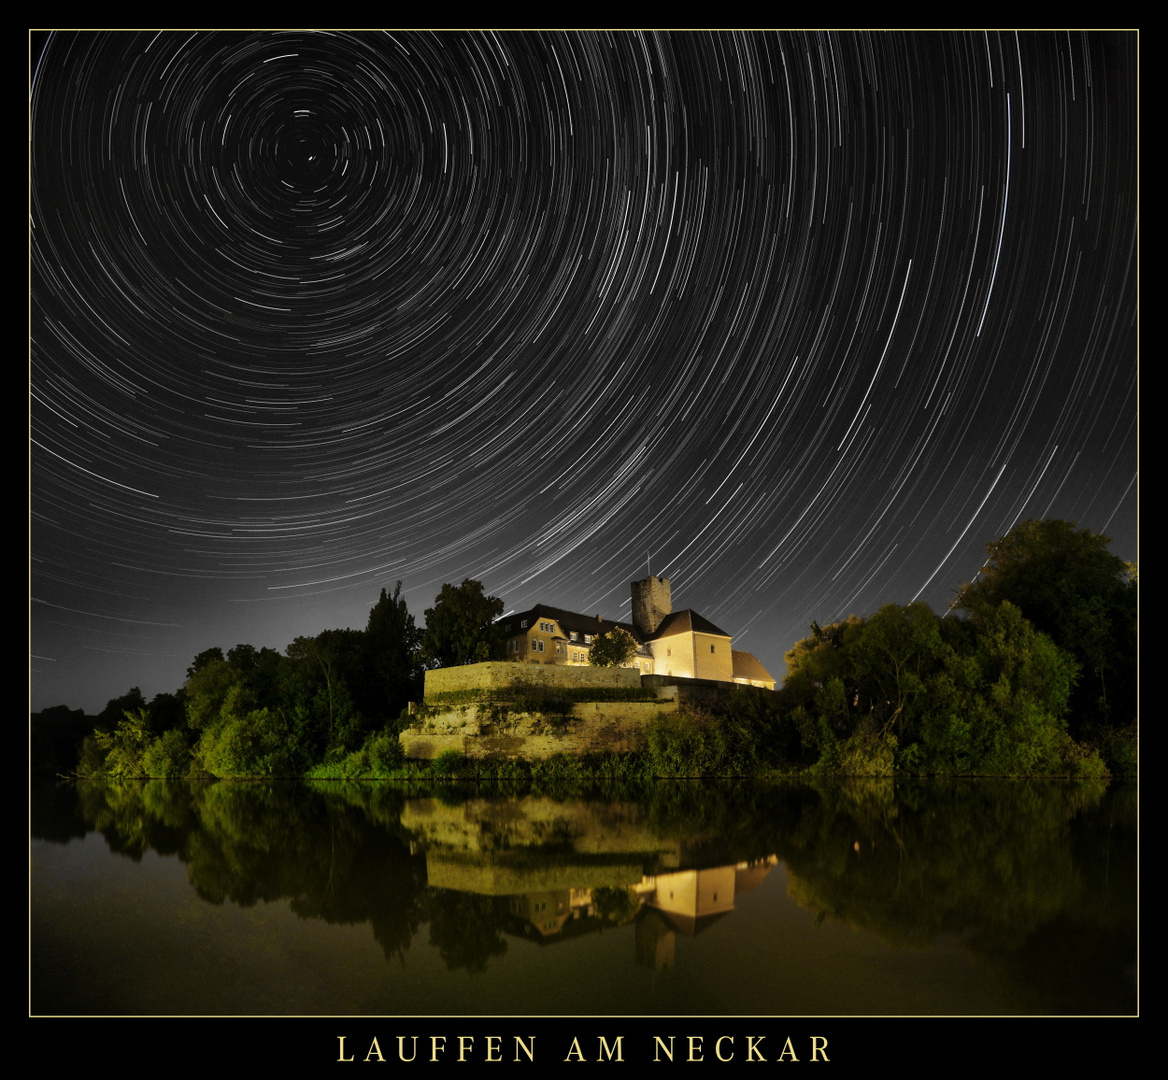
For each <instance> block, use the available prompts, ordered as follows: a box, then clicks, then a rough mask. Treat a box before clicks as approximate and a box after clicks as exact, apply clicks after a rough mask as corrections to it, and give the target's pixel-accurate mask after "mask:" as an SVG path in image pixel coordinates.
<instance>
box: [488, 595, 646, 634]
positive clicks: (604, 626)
mask: <svg viewBox="0 0 1168 1080" xmlns="http://www.w3.org/2000/svg"><path fill="white" fill-rule="evenodd" d="M524 619H526V620H527V626H525V627H524V626H521V625H520V624H521V623H522V622H523V620H524ZM540 619H554V620H555V621H556V622H558V623H559V624H560V629H561V630H563V631H565V632H566V633H571V632H572V631H573V630H574V631H576V633H578V634H603V633H604V631H605V630H611V629H612V628H613V627H614V626H619V627H620V628H621V629H622V630H626V631H628V633H630V634H632V635H633V638H634V639H635V640H637V641H640V638H639V637H638V635H637V632H636V630H634V629H633V626H632V624H631V623H623V622H616V621H615V620H613V619H605V618H603V617H602V616H600V615H581V614H579V613H578V612H575V611H565V610H564V609H563V608H557V607H551V606H549V605H548V604H537V605H536V606H535V607H533V608H529V609H528V610H527V611H516V612H514V613H513V614H511V615H507V616H505V617H503V618H502V619H500V620H499V623H500V625H501V626H502V627H503V633H504V634H519V633H522V632H523V631H524V630H530V629H531V625H532V623H534V622H537V621H538V620H540Z"/></svg>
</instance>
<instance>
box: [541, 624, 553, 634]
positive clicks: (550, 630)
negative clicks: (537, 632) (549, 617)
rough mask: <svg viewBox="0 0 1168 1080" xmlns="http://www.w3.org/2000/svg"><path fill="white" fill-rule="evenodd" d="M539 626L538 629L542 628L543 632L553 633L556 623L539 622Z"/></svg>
mask: <svg viewBox="0 0 1168 1080" xmlns="http://www.w3.org/2000/svg"><path fill="white" fill-rule="evenodd" d="M539 628H540V629H541V630H542V631H543V632H544V633H545V634H554V633H555V631H556V624H555V623H550V622H541V623H540V624H539Z"/></svg>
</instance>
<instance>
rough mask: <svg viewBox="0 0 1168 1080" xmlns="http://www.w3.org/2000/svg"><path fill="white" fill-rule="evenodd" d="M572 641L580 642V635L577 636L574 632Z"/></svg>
mask: <svg viewBox="0 0 1168 1080" xmlns="http://www.w3.org/2000/svg"><path fill="white" fill-rule="evenodd" d="M572 640H573V641H579V640H580V635H579V634H577V633H576V631H575V630H573V631H572Z"/></svg>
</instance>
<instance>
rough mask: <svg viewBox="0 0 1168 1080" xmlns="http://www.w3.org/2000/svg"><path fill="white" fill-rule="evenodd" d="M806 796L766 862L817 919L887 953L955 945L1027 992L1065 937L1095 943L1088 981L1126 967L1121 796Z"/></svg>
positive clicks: (1131, 925)
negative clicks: (1038, 965) (1096, 968)
mask: <svg viewBox="0 0 1168 1080" xmlns="http://www.w3.org/2000/svg"><path fill="white" fill-rule="evenodd" d="M815 791H816V796H817V798H818V802H819V805H818V807H816V808H814V809H813V810H811V811H810V812H808V813H806V814H804V815H802V816H801V818H800V821H799V823H798V828H796V829H795V830H793V831H792V833H791V834H790V835H789V836H788V837H787V838H786V840H785V841H784V842H783V843H781V844H780V846H779V849H778V850H779V855H780V857H781V858H782V859H783V860H784V861H785V862H786V863H787V866H788V868H789V870H790V873H791V887H790V892H791V895H792V896H793V897H794V898H795V899H797V900H798V901H799V903H800V904H802V905H803V906H804V907H806V908H808V909H809V910H812V911H816V912H817V913H818V914H819V915H820V917H821V918H823V917H831V918H834V919H838V920H840V921H842V922H846V923H847V924H849V925H851V926H854V927H856V928H859V929H864V930H869V931H872V932H874V933H876V934H878V935H879V936H880V937H882V938H884V939H885V940H886V941H889V942H890V943H892V944H894V945H905V944H912V945H926V944H928V943H930V942H932V941H933V940H934V939H935V938H936V936H937V935H939V934H942V933H954V934H960V935H962V936H963V937H964V938H965V940H966V942H967V943H968V944H969V945H970V946H971V947H972V948H974V949H975V950H976V951H977V952H979V953H981V954H982V955H985V956H988V957H990V958H992V959H994V960H995V961H997V962H999V963H1001V964H1002V965H1003V966H1004V967H1006V968H1008V969H1009V970H1011V971H1013V972H1014V973H1015V974H1016V975H1017V976H1018V977H1019V978H1020V979H1026V980H1027V981H1029V980H1031V979H1032V978H1033V973H1032V971H1031V970H1030V969H1031V968H1032V967H1034V966H1035V965H1033V964H1032V962H1031V961H1032V960H1033V958H1034V957H1033V953H1034V951H1035V950H1039V951H1041V950H1042V949H1043V947H1044V946H1043V942H1044V941H1045V940H1047V939H1048V938H1049V939H1050V940H1051V941H1052V942H1053V941H1054V940H1056V939H1057V941H1059V942H1061V946H1059V947H1061V948H1063V949H1064V950H1065V949H1067V946H1066V942H1067V941H1068V937H1067V936H1066V934H1065V933H1063V932H1057V929H1058V928H1060V927H1061V929H1062V930H1063V931H1070V929H1071V928H1072V927H1077V928H1078V930H1077V932H1076V933H1075V934H1074V937H1075V938H1077V939H1078V940H1080V941H1094V942H1096V943H1098V942H1099V941H1100V940H1101V939H1102V940H1104V941H1106V942H1107V948H1106V950H1097V952H1102V951H1107V952H1108V956H1109V960H1108V961H1106V962H1105V963H1102V966H1101V968H1100V971H1101V972H1102V971H1103V970H1104V969H1105V968H1106V969H1109V971H1110V973H1111V977H1115V976H1116V975H1117V973H1118V971H1119V964H1118V963H1117V958H1122V957H1129V958H1132V959H1134V956H1135V937H1134V935H1135V918H1134V913H1135V895H1134V882H1135V830H1134V822H1135V812H1134V805H1133V803H1132V800H1131V796H1129V795H1128V794H1126V793H1125V791H1124V789H1123V788H1116V789H1113V790H1108V789H1105V788H1103V787H1092V786H1089V785H1081V784H1059V783H1045V784H1034V783H1026V784H1022V783H1015V784H1009V783H990V782H974V783H960V782H954V783H949V784H945V783H930V784H927V785H925V784H913V785H907V786H903V787H897V788H896V789H895V790H894V789H893V787H892V785H891V784H890V783H889V784H886V785H885V786H884V787H883V788H881V787H879V786H878V785H875V784H868V785H862V786H859V787H857V785H854V784H849V785H842V784H833V785H824V786H821V787H818V788H816V789H815ZM1101 851H1102V852H1104V855H1103V857H1102V858H1101V857H1100V854H1099V853H1100V852H1101ZM1105 878H1106V879H1107V881H1110V883H1111V888H1110V893H1111V895H1110V896H1109V895H1108V891H1109V890H1108V886H1107V883H1106V881H1105V880H1104V879H1105ZM1117 893H1118V894H1121V896H1120V897H1117V895H1116V894H1117ZM1117 898H1121V899H1122V900H1123V902H1122V903H1120V904H1118V905H1117V904H1114V903H1113V902H1112V901H1114V900H1115V899H1117ZM1067 951H1068V952H1069V951H1070V950H1067ZM1091 951H1092V950H1091V949H1088V950H1087V952H1088V953H1090V952H1091ZM1076 955H1077V956H1080V957H1081V956H1082V955H1083V954H1082V953H1081V952H1077V953H1076ZM1076 962H1078V961H1076ZM1095 962H1097V963H1099V962H1101V957H1100V956H1099V955H1096V956H1095ZM1045 970H1048V971H1049V970H1050V965H1049V964H1047V965H1046V966H1045ZM1080 985H1081V984H1080ZM1052 988H1053V984H1052V987H1048V988H1047V989H1048V990H1050V989H1052ZM1075 992H1076V993H1080V992H1081V991H1080V990H1079V988H1078V986H1076V989H1075ZM1111 1000H1114V998H1112V999H1111Z"/></svg>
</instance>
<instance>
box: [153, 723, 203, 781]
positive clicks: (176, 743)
mask: <svg viewBox="0 0 1168 1080" xmlns="http://www.w3.org/2000/svg"><path fill="white" fill-rule="evenodd" d="M190 764H191V750H190V746H189V744H188V741H187V735H186V732H184V731H182V730H179V729H178V728H172V729H171V730H170V731H165V732H163V733H162V734H161V735H160V736H158V738H157V739H155V740H154V741H153V742H152V743H151V744H150V745H149V747H147V749H146V752H145V753H144V754H143V755H142V771H143V773H145V775H146V776H151V777H156V778H160V779H162V778H165V779H179V778H181V777H184V776H186V775H187V772H188V770H189V769H190Z"/></svg>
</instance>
